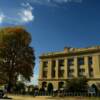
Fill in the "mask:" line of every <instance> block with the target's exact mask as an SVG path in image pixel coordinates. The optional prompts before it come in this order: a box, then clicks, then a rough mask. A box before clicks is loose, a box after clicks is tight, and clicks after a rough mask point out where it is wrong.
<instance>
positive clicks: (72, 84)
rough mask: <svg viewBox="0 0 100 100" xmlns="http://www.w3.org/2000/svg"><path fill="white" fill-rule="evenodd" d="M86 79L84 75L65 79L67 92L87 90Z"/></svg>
mask: <svg viewBox="0 0 100 100" xmlns="http://www.w3.org/2000/svg"><path fill="white" fill-rule="evenodd" d="M87 82H88V80H87V79H86V78H85V77H82V78H73V79H70V80H68V81H67V84H66V90H67V92H80V93H82V92H87V89H88V84H87Z"/></svg>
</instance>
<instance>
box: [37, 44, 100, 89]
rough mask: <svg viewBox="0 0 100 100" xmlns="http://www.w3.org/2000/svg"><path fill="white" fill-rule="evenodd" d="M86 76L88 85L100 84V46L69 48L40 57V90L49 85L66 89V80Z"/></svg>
mask: <svg viewBox="0 0 100 100" xmlns="http://www.w3.org/2000/svg"><path fill="white" fill-rule="evenodd" d="M83 76H86V77H87V78H88V79H89V81H88V84H89V85H92V84H95V85H97V84H100V46H95V47H88V48H68V47H65V48H64V50H63V51H61V52H50V53H44V54H42V55H41V56H40V66H39V88H41V87H43V86H44V87H45V88H46V87H47V86H48V84H49V83H51V84H52V85H53V88H54V89H60V88H64V86H65V83H66V80H68V79H72V78H74V77H76V78H79V77H83Z"/></svg>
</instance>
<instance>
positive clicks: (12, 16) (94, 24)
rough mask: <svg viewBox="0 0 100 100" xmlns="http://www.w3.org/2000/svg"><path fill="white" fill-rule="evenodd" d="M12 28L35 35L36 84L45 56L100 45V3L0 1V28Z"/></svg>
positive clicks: (84, 0)
mask: <svg viewBox="0 0 100 100" xmlns="http://www.w3.org/2000/svg"><path fill="white" fill-rule="evenodd" d="M12 25H23V26H25V27H26V29H27V30H28V31H29V32H30V33H31V35H32V43H31V46H32V47H34V49H35V54H36V66H35V69H34V78H33V79H34V81H33V79H32V83H34V84H37V77H38V70H39V69H38V68H39V67H38V66H39V59H38V57H39V56H40V55H41V54H42V53H44V52H51V51H61V50H63V48H64V47H65V46H71V47H87V46H92V45H100V0H0V27H3V26H12Z"/></svg>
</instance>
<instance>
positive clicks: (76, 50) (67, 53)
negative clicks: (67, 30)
mask: <svg viewBox="0 0 100 100" xmlns="http://www.w3.org/2000/svg"><path fill="white" fill-rule="evenodd" d="M89 52H92V53H95V52H100V46H93V47H87V48H69V47H68V48H67V47H65V48H64V51H60V52H49V53H43V54H42V55H41V56H39V58H40V59H43V58H50V57H58V56H70V55H75V54H84V53H89Z"/></svg>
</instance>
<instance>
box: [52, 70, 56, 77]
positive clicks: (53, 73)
mask: <svg viewBox="0 0 100 100" xmlns="http://www.w3.org/2000/svg"><path fill="white" fill-rule="evenodd" d="M54 77H55V70H54V71H52V78H54Z"/></svg>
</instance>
